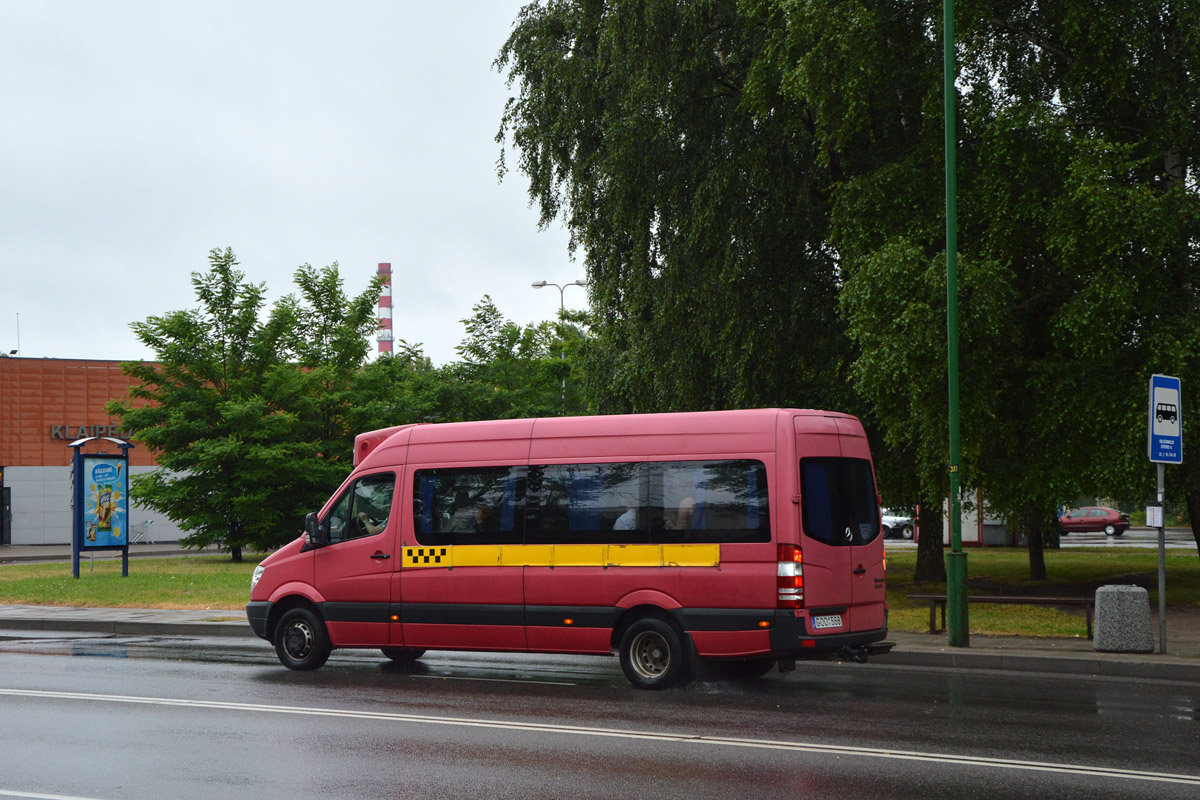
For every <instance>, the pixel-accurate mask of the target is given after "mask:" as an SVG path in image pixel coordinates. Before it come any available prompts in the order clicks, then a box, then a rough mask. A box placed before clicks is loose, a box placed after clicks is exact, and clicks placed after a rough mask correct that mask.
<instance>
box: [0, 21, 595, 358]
mask: <svg viewBox="0 0 1200 800" xmlns="http://www.w3.org/2000/svg"><path fill="white" fill-rule="evenodd" d="M522 5H524V3H523V2H522V0H442V1H441V2H428V1H427V0H426V1H425V2H410V1H409V0H403V1H400V0H393V1H392V2H385V1H384V0H379V1H378V2H373V1H368V0H339V1H338V2H303V0H288V1H287V2H266V1H265V0H240V1H239V2H223V1H221V0H203V2H192V1H191V0H188V1H187V2H184V0H171V1H170V2H152V1H151V0H145V1H144V2H117V1H116V0H105V1H104V2H95V0H86V1H83V0H81V1H78V2H65V1H64V0H33V2H17V1H16V0H0V19H2V21H3V23H2V24H0V98H2V100H0V278H2V279H0V348H2V349H3V351H4V352H8V351H9V350H12V349H14V348H16V347H17V346H18V328H17V315H18V314H19V315H20V332H19V333H20V350H21V353H20V355H22V356H28V357H34V358H41V357H46V356H48V357H53V358H99V359H132V358H151V357H152V355H153V354H152V353H151V352H149V351H148V350H147V349H145V348H144V347H143V346H142V345H141V343H140V342H138V341H137V339H136V338H135V337H134V335H133V333H132V332H131V330H130V328H129V323H130V322H132V321H135V320H143V319H145V318H146V317H148V316H150V315H152V314H162V313H164V312H166V311H170V310H175V309H184V308H194V307H195V306H196V305H197V303H196V299H195V294H194V292H193V289H192V285H191V282H190V275H191V273H192V272H195V271H201V272H203V271H205V270H206V269H207V266H208V261H207V256H208V252H209V250H211V249H212V248H214V247H220V248H224V247H227V246H228V247H232V248H233V250H234V251H235V252H236V253H237V255H238V258H239V260H240V261H241V268H242V270H243V271H244V272H245V273H246V275H247V277H248V278H249V279H250V280H251V281H254V282H263V283H266V285H267V289H268V293H269V297H270V299H271V301H272V302H273V301H274V300H275V299H276V298H278V297H280V296H282V295H284V294H288V293H291V292H293V291H295V287H294V285H293V283H292V275H293V273H294V272H295V270H296V268H297V267H298V266H300V265H301V264H305V263H308V264H312V265H313V266H324V265H327V264H331V263H333V262H335V261H336V262H338V264H339V266H340V269H341V273H342V275H343V276H344V278H345V283H346V288H347V291H348V292H350V293H352V294H357V293H359V292H361V291H362V290H363V288H365V285H366V283H367V281H368V280H369V279H370V278H371V276H372V275H373V274H374V273H375V271H376V265H377V264H378V263H379V262H381V261H388V262H391V264H392V270H393V274H394V278H393V287H394V288H393V293H394V305H395V327H396V335H397V337H398V338H403V339H406V340H408V341H410V342H414V343H415V342H423V343H424V345H425V352H426V354H428V355H429V356H430V357H431V358H432V359H433V360H434V362H435V363H439V364H440V363H445V362H447V361H450V360H453V359H454V358H455V357H456V356H455V353H454V346H455V345H456V344H458V343H459V342H460V341H461V340H462V336H463V326H462V324H461V323H460V320H461V319H463V318H464V317H466V316H468V315H469V314H470V313H471V307H472V305H474V304H475V303H476V302H478V301H479V299H480V298H481V297H482V296H483V295H484V294H490V295H491V296H492V298H493V299H494V300H495V302H496V304H497V306H498V307H499V308H500V310H501V311H502V312H503V313H504V314H505V315H506V316H507V317H509V318H510V319H513V320H514V321H517V322H520V323H526V322H534V321H540V320H544V319H552V318H553V317H554V316H555V315H556V314H557V311H558V305H559V293H558V291H557V290H556V289H554V288H553V287H547V288H545V289H540V290H535V289H533V288H531V287H530V283H532V282H533V281H537V280H548V281H551V282H555V283H560V284H564V283H567V282H569V281H573V280H575V279H577V278H583V277H584V272H583V266H582V263H581V261H576V262H572V261H570V259H569V257H568V253H567V234H566V231H565V230H564V228H563V227H562V226H561V225H560V224H558V223H556V224H555V225H554V226H553V227H552V228H551V229H550V230H547V231H539V230H538V227H537V219H538V215H537V212H536V210H535V209H533V208H530V207H529V204H528V200H527V194H526V186H527V184H526V182H525V180H524V176H523V175H521V174H520V173H518V172H511V173H510V174H509V175H508V177H506V178H505V180H504V181H503V182H502V183H501V182H500V181H499V180H498V178H497V176H496V161H497V158H498V157H499V154H500V146H499V145H498V144H496V142H495V141H494V137H495V134H496V131H497V129H498V128H499V123H500V115H501V113H502V110H503V107H504V102H505V100H506V99H507V98H508V96H509V94H510V91H509V90H508V89H507V88H506V87H505V82H504V76H503V75H501V74H499V73H498V72H496V71H495V70H494V69H493V68H492V61H493V60H494V59H495V57H496V54H497V52H498V51H499V49H500V47H501V45H502V44H503V43H504V41H505V39H506V38H507V36H508V34H509V32H510V31H511V29H512V24H513V22H514V20H515V19H516V17H517V12H518V10H519V9H520V8H521V6H522ZM509 163H510V165H513V164H515V163H516V156H515V154H514V153H512V151H511V150H510V154H509ZM565 297H566V303H567V307H568V308H572V307H573V308H581V307H584V306H585V305H586V292H585V290H584V289H582V288H577V287H571V288H570V289H568V290H567V291H566V295H565Z"/></svg>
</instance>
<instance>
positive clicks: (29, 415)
mask: <svg viewBox="0 0 1200 800" xmlns="http://www.w3.org/2000/svg"><path fill="white" fill-rule="evenodd" d="M131 382H132V379H130V378H129V377H128V376H127V375H125V374H123V373H122V372H121V365H120V362H118V361H84V360H76V359H57V358H0V487H2V488H0V499H2V500H3V506H2V507H0V544H14V545H27V544H70V543H71V466H70V465H71V456H72V452H73V451H72V450H71V447H70V444H71V442H73V441H76V440H77V439H83V438H86V437H89V436H111V437H113V438H117V439H120V438H124V437H123V436H122V435H121V431H120V427H119V423H120V421H119V420H117V419H115V418H113V417H111V416H109V415H108V414H107V413H106V412H105V410H104V405H105V403H107V402H108V401H109V400H110V399H113V398H121V397H125V395H126V391H127V390H128V388H129V385H130V383H131ZM102 450H107V451H108V452H110V453H119V452H120V448H119V447H117V446H116V445H114V444H112V443H111V442H92V443H89V445H87V447H86V448H85V452H99V451H102ZM154 467H155V462H154V459H153V458H152V457H151V455H150V453H149V452H147V451H146V449H145V448H142V447H138V446H137V443H136V442H135V443H134V447H133V449H131V450H130V451H129V471H130V473H131V474H133V475H137V474H139V473H142V472H147V471H149V470H151V469H153V468H154ZM147 523H149V526H148V527H147ZM130 533H131V541H132V540H133V539H136V538H137V537H138V536H139V535H141V534H146V537H145V538H153V540H154V541H160V542H161V541H175V540H177V539H179V538H180V537H181V536H182V535H183V534H182V533H181V531H180V530H179V528H178V527H177V526H176V525H175V523H173V522H171V521H170V520H168V519H166V518H165V517H163V516H161V515H159V514H158V513H157V512H152V511H148V510H147V509H143V508H140V507H138V506H136V505H133V504H131V506H130Z"/></svg>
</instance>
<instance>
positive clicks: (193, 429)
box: [107, 249, 299, 561]
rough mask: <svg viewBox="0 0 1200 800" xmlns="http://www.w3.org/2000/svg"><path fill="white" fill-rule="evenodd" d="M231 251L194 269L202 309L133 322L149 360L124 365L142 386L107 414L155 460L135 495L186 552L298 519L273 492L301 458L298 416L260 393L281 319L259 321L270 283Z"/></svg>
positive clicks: (266, 534) (255, 539)
mask: <svg viewBox="0 0 1200 800" xmlns="http://www.w3.org/2000/svg"><path fill="white" fill-rule="evenodd" d="M237 265H238V261H237V258H236V257H235V256H234V253H233V251H232V250H230V249H226V250H224V251H221V250H219V249H218V250H213V251H212V252H210V253H209V272H208V273H207V274H200V273H192V286H193V287H194V288H195V291H196V297H197V299H198V300H199V302H200V307H199V308H197V309H194V310H190V311H171V312H168V313H166V314H164V315H162V316H152V317H149V318H148V319H147V320H146V321H145V322H135V323H133V324H132V326H131V327H132V328H133V330H134V332H135V333H136V334H137V336H138V338H139V339H140V340H141V341H142V343H143V344H145V345H147V346H148V347H150V348H151V349H152V350H153V351H154V353H155V355H156V358H157V362H156V363H146V362H141V361H137V362H127V363H125V364H124V365H123V369H124V371H125V372H126V374H128V375H131V376H133V377H134V378H137V379H138V380H139V381H140V382H139V383H138V384H135V385H134V386H132V387H131V388H130V390H129V395H130V397H129V399H127V400H113V401H110V402H109V403H108V406H107V410H108V412H109V413H110V414H114V415H116V416H118V417H120V418H121V426H122V427H123V428H124V429H125V430H126V431H128V432H129V435H130V436H131V437H133V438H136V439H137V440H139V441H140V442H141V443H142V444H144V445H145V446H146V447H147V448H148V449H149V450H150V452H151V453H153V454H154V456H155V458H156V459H157V461H158V463H159V465H160V467H161V469H159V470H156V471H154V472H150V473H146V474H143V475H138V476H134V477H133V479H132V486H131V492H132V494H133V496H134V497H136V498H138V500H139V501H140V502H141V503H143V504H145V505H147V506H149V507H150V508H153V509H155V510H156V511H160V512H162V513H164V514H166V515H167V516H168V517H170V518H171V519H172V520H174V521H176V522H177V523H178V524H179V526H180V527H181V528H182V529H183V530H185V531H189V534H188V535H187V536H186V537H185V538H184V539H183V543H184V544H185V545H187V546H189V547H203V546H207V545H212V544H217V545H219V546H221V547H222V548H226V549H228V550H230V551H231V553H232V554H233V559H234V560H235V561H240V560H241V550H242V548H243V547H246V546H249V545H254V544H261V543H264V542H269V541H272V540H273V539H274V538H275V537H277V536H278V535H279V531H281V530H282V529H286V527H287V526H288V525H289V524H291V523H294V520H290V519H287V518H286V516H285V509H284V508H282V507H281V504H280V503H279V502H278V498H277V497H276V493H275V480H274V478H275V476H276V475H277V473H278V469H279V465H280V464H281V463H286V462H287V461H288V460H289V459H292V458H295V457H296V456H297V455H299V453H298V451H297V448H296V446H295V444H294V443H293V442H292V441H291V439H290V436H289V434H290V432H291V430H292V428H293V426H294V419H293V417H292V416H291V415H289V414H288V413H287V412H285V411H283V410H281V409H279V408H278V407H276V406H275V405H273V404H272V403H270V402H268V400H267V399H266V398H264V397H263V395H262V394H261V392H260V386H261V385H262V384H263V382H264V381H265V380H266V379H267V377H268V375H269V374H270V373H271V371H272V370H273V369H274V368H276V367H278V366H279V364H280V359H279V345H280V342H281V340H282V338H283V336H284V333H285V330H286V318H285V316H284V315H281V314H273V315H271V316H270V317H269V318H268V320H267V321H266V322H263V321H261V320H260V319H259V312H260V311H261V310H262V307H263V303H264V299H263V298H264V293H265V287H264V286H263V285H262V284H251V283H247V282H246V281H245V275H244V274H243V273H242V272H240V271H238V270H237V269H236V267H237Z"/></svg>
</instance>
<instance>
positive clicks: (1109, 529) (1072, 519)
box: [1058, 506, 1129, 536]
mask: <svg viewBox="0 0 1200 800" xmlns="http://www.w3.org/2000/svg"><path fill="white" fill-rule="evenodd" d="M1058 522H1059V524H1060V525H1062V532H1063V533H1064V534H1067V533H1089V532H1095V531H1104V535H1105V536H1120V535H1121V534H1122V533H1124V532H1125V531H1127V530H1129V515H1128V514H1124V513H1122V512H1120V511H1117V510H1116V509H1115V508H1107V507H1105V506H1084V507H1083V508H1077V509H1075V510H1074V511H1069V512H1067V513H1066V514H1064V515H1063V516H1061V517H1059V518H1058Z"/></svg>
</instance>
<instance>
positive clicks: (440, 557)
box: [404, 547, 450, 567]
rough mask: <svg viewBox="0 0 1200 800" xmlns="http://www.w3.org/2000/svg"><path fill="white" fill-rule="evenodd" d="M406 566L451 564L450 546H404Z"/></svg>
mask: <svg viewBox="0 0 1200 800" xmlns="http://www.w3.org/2000/svg"><path fill="white" fill-rule="evenodd" d="M404 566H406V567H420V566H430V567H433V566H439V567H442V566H447V567H448V566H450V548H448V547H406V548H404Z"/></svg>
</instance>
